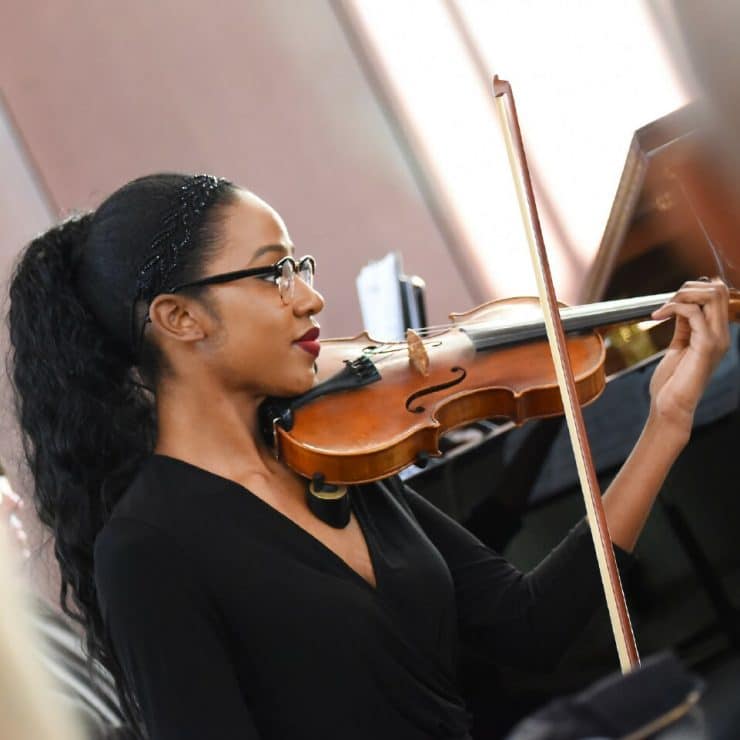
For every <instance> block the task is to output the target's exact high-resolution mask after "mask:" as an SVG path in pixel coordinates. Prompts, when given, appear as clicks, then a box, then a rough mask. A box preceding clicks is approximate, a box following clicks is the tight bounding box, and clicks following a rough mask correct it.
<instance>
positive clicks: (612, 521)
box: [603, 280, 730, 551]
mask: <svg viewBox="0 0 740 740" xmlns="http://www.w3.org/2000/svg"><path fill="white" fill-rule="evenodd" d="M728 301H729V294H728V290H727V287H726V286H725V284H724V283H722V282H721V281H719V280H713V281H707V282H703V281H693V282H688V283H685V284H684V285H683V286H682V288H681V289H680V290H679V291H678V292H677V293H676V295H675V296H674V297H673V298H672V299H671V300H670V301H669V302H668V303H666V304H665V305H664V306H662V307H661V308H659V309H658V310H657V311H655V313H654V314H653V318H655V319H668V318H671V317H675V319H676V328H675V331H674V334H673V340H672V341H671V344H670V346H669V347H668V350H667V352H666V354H665V357H663V359H662V360H661V362H660V364H659V365H658V366H657V367H656V369H655V372H654V373H653V377H652V380H651V382H650V399H651V403H650V413H649V416H648V420H647V422H646V424H645V428H644V429H643V432H642V434H641V436H640V438H639V440H638V441H637V444H636V445H635V447H634V449H633V450H632V453H631V454H630V456H629V457H628V458H627V460H626V462H625V463H624V465H623V466H622V469H621V470H620V471H619V473H618V475H617V476H616V478H615V479H614V480H613V481H612V484H611V485H610V486H609V489H608V491H607V492H606V494H605V495H604V498H603V502H604V513H605V514H606V519H607V522H608V525H609V534H610V536H611V539H612V542H613V543H614V544H615V545H619V547H621V548H623V549H624V550H627V551H631V550H632V549H633V548H634V546H635V543H636V542H637V538H638V537H639V535H640V532H641V531H642V528H643V526H644V524H645V521H646V519H647V517H648V514H649V513H650V509H651V507H652V505H653V502H654V501H655V497H656V496H657V495H658V492H659V491H660V488H661V486H662V485H663V481H664V480H665V477H666V475H667V474H668V471H669V470H670V468H671V466H672V465H673V463H674V462H675V461H676V458H677V457H678V455H679V454H680V453H681V450H683V448H684V447H685V445H686V443H687V442H688V440H689V437H690V435H691V426H692V423H693V419H694V411H695V410H696V406H697V404H698V403H699V400H700V399H701V396H702V394H703V392H704V389H705V388H706V386H707V383H708V382H709V378H710V377H711V375H712V372H713V371H714V369H715V368H716V367H717V365H718V364H719V361H720V360H721V359H722V355H724V353H725V352H726V351H727V348H728V347H729V343H730V334H729V328H728Z"/></svg>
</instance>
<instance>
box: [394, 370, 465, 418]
mask: <svg viewBox="0 0 740 740" xmlns="http://www.w3.org/2000/svg"><path fill="white" fill-rule="evenodd" d="M450 372H451V373H454V374H456V375H457V377H455V378H453V379H452V380H448V381H447V382H446V383H438V384H437V385H430V386H429V387H428V388H422V389H421V390H418V391H416V392H415V393H412V394H411V395H410V396H409V397H408V398H407V399H406V411H409V412H411V413H412V414H421V413H423V412H424V411H425V410H426V408H425V407H424V406H415V407H414V408H411V404H412V403H414V401H416V399H417V398H421V397H422V396H428V395H430V394H431V393H436V392H437V391H442V390H444V389H445V388H452V386H454V385H458V384H459V383H462V382H463V380H465V378H466V377H467V375H468V373H467V371H466V370H465V368H464V367H458V366H457V365H455V367H452V368H450Z"/></svg>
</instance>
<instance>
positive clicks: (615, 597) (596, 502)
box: [493, 75, 640, 673]
mask: <svg viewBox="0 0 740 740" xmlns="http://www.w3.org/2000/svg"><path fill="white" fill-rule="evenodd" d="M493 92H494V95H495V98H496V105H497V108H498V112H499V116H500V118H501V122H502V128H503V133H504V140H505V142H506V150H507V153H508V155H509V163H510V165H511V173H512V177H513V178H514V185H515V187H516V193H517V198H518V200H519V208H520V210H521V214H522V220H523V222H524V229H525V231H526V234H527V242H528V243H529V251H530V255H531V257H532V264H533V266H534V272H535V277H536V279H537V288H538V292H539V296H540V304H541V306H542V313H543V315H544V319H545V327H546V329H547V338H548V341H549V343H550V351H551V353H552V359H553V363H554V365H555V373H556V375H557V379H558V385H559V387H560V396H561V398H562V401H563V409H564V411H565V419H566V422H567V425H568V431H569V433H570V440H571V444H572V446H573V454H574V456H575V459H576V466H577V468H578V478H579V480H580V483H581V490H582V492H583V498H584V501H585V504H586V513H587V516H588V522H589V525H590V529H591V536H592V537H593V541H594V548H595V550H596V560H597V562H598V565H599V573H600V575H601V582H602V584H603V586H604V595H605V596H606V603H607V607H608V609H609V619H610V621H611V626H612V631H613V633H614V641H615V643H616V645H617V653H618V654H619V664H620V666H621V668H622V672H623V673H626V672H627V671H629V670H630V669H632V668H635V667H636V666H638V665H639V662H640V658H639V656H638V654H637V646H636V645H635V637H634V634H633V632H632V625H631V623H630V617H629V612H628V611H627V604H626V602H625V599H624V591H623V590H622V582H621V581H620V579H619V571H618V570H617V563H616V560H615V557H614V548H613V546H612V541H611V537H610V536H609V527H608V525H607V521H606V515H605V514H604V507H603V505H602V502H601V491H600V490H599V483H598V480H597V478H596V471H595V469H594V464H593V460H592V458H591V449H590V446H589V443H588V437H587V435H586V426H585V424H584V422H583V413H582V412H581V405H580V403H579V402H578V396H577V393H576V385H575V379H574V377H573V368H572V366H571V362H570V356H569V354H568V351H567V347H566V343H565V333H564V331H563V325H562V321H561V319H560V310H559V308H558V304H557V300H556V297H555V289H554V287H553V282H552V275H551V274H550V266H549V263H548V260H547V254H546V252H545V245H544V241H543V239H542V229H541V228H540V220H539V216H538V215H537V206H536V204H535V200H534V192H533V190H532V182H531V180H530V177H529V170H528V167H527V158H526V155H525V153H524V144H523V143H522V136H521V131H520V129H519V120H518V119H517V115H516V106H515V104H514V95H513V93H512V91H511V85H510V84H509V83H508V82H506V81H505V80H501V79H499V77H498V75H496V76H495V77H494V78H493Z"/></svg>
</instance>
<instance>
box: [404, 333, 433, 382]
mask: <svg viewBox="0 0 740 740" xmlns="http://www.w3.org/2000/svg"><path fill="white" fill-rule="evenodd" d="M406 344H407V346H408V348H409V362H410V363H411V365H412V367H413V368H414V370H416V372H417V373H419V374H420V375H423V376H425V377H426V376H427V375H429V355H428V354H427V350H426V347H425V346H424V343H423V342H422V341H421V337H420V336H419V335H418V334H417V333H416V332H415V331H414V330H413V329H406Z"/></svg>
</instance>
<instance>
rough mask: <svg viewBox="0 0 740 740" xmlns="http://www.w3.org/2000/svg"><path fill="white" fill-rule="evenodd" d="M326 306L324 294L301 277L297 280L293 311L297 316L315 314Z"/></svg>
mask: <svg viewBox="0 0 740 740" xmlns="http://www.w3.org/2000/svg"><path fill="white" fill-rule="evenodd" d="M323 308H324V296H322V295H321V293H319V291H318V290H316V289H315V288H312V287H311V286H310V285H309V284H308V283H305V282H303V280H301V279H300V278H297V279H296V281H295V293H294V294H293V313H295V315H296V316H306V315H308V316H313V315H314V314H317V313H319V312H320V311H321V310H322V309H323Z"/></svg>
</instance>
